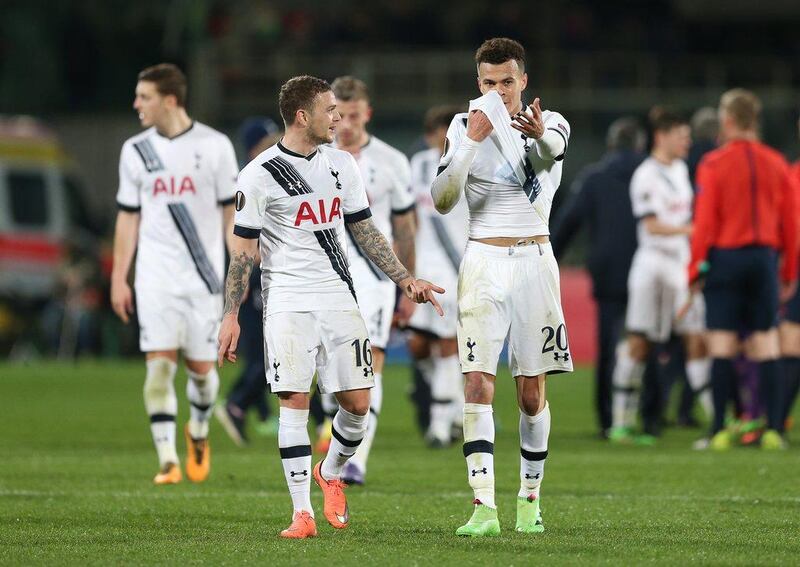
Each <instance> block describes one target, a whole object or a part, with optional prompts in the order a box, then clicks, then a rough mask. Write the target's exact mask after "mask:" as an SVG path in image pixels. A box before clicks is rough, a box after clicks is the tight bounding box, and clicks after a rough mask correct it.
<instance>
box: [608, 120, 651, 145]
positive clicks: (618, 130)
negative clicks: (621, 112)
mask: <svg viewBox="0 0 800 567" xmlns="http://www.w3.org/2000/svg"><path fill="white" fill-rule="evenodd" d="M646 144H647V134H646V133H645V131H644V128H643V127H642V125H641V124H639V121H638V120H636V118H633V117H632V116H623V117H622V118H617V119H616V120H614V122H612V123H611V125H610V126H609V127H608V134H607V135H606V145H607V146H608V149H609V150H633V151H637V152H641V151H644V147H645V145H646Z"/></svg>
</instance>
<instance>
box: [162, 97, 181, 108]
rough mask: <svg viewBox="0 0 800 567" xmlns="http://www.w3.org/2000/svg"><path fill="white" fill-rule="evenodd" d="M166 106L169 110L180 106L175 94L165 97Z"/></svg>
mask: <svg viewBox="0 0 800 567" xmlns="http://www.w3.org/2000/svg"><path fill="white" fill-rule="evenodd" d="M164 106H166V107H167V108H169V109H173V108H177V106H178V98H177V97H176V96H175V95H173V94H168V95H165V96H164Z"/></svg>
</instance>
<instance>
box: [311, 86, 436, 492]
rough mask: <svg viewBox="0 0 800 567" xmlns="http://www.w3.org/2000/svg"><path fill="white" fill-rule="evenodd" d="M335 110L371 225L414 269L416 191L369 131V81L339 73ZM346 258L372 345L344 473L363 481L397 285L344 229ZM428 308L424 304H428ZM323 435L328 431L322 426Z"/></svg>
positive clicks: (401, 158) (396, 157)
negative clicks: (356, 441) (365, 412)
mask: <svg viewBox="0 0 800 567" xmlns="http://www.w3.org/2000/svg"><path fill="white" fill-rule="evenodd" d="M331 88H332V89H333V94H334V95H335V96H336V110H337V111H338V112H339V114H340V115H341V117H342V119H341V121H340V122H339V124H338V125H337V126H336V141H335V144H334V145H335V147H336V148H338V149H340V150H344V151H346V152H348V153H349V154H351V155H352V156H353V157H354V158H355V160H356V163H357V164H358V169H359V171H360V172H361V178H362V179H363V180H364V185H365V188H366V191H367V199H368V200H369V205H370V210H371V211H372V218H373V220H374V222H375V226H376V227H377V228H378V230H380V231H381V234H383V236H384V237H385V238H386V240H387V242H389V244H390V245H394V246H395V250H396V251H397V257H398V259H399V260H400V262H401V263H402V264H403V265H404V266H406V267H407V268H408V270H409V271H410V272H411V273H413V272H414V264H415V259H414V234H415V232H416V226H415V224H416V221H415V218H414V196H413V194H412V193H411V172H410V168H409V164H408V159H407V158H406V156H405V155H404V154H403V153H402V152H400V151H399V150H396V149H394V148H393V147H391V146H390V145H389V144H387V143H386V142H384V141H382V140H380V139H378V138H377V137H376V136H373V135H372V134H370V133H369V132H367V124H368V123H369V120H370V118H371V117H372V108H371V107H370V104H369V92H368V90H367V85H366V84H364V82H363V81H360V80H359V79H356V78H355V77H350V76H344V77H339V78H337V79H336V80H335V81H333V84H332V85H331ZM347 234H348V241H349V242H348V246H347V259H348V263H349V264H350V273H351V274H352V276H353V287H354V288H355V290H356V296H357V297H358V307H359V310H360V311H361V315H362V316H363V317H364V322H365V323H366V324H367V334H368V335H369V341H370V346H371V347H372V357H373V358H372V369H373V371H374V373H375V387H374V388H373V389H372V392H371V393H370V408H369V411H370V417H369V424H368V425H367V433H366V435H364V440H363V441H362V442H361V445H360V446H359V447H358V450H357V451H356V453H355V455H353V458H352V459H350V460H349V461H348V462H347V464H346V465H345V469H344V473H343V475H342V479H343V480H344V481H345V482H346V483H347V484H364V480H365V476H366V473H367V459H368V458H369V452H370V449H371V448H372V441H373V440H374V439H375V433H376V431H377V427H378V416H379V415H380V411H381V403H382V400H383V361H384V351H385V349H386V345H387V343H388V342H389V332H390V331H391V326H392V315H393V314H394V304H395V286H394V283H393V282H392V281H391V280H390V279H389V278H388V277H387V276H386V275H385V274H384V273H383V272H381V271H380V270H379V269H378V268H377V267H376V266H375V264H374V263H373V262H372V261H371V260H370V259H369V257H368V256H367V255H366V253H365V252H364V251H363V250H362V249H361V247H360V246H359V245H358V243H357V242H356V241H355V240H354V238H353V235H352V233H351V231H350V230H349V229H348V230H347ZM426 311H427V310H426ZM322 401H323V407H324V409H325V410H326V413H328V414H329V415H332V414H333V413H334V412H335V411H336V400H335V399H334V397H333V396H332V395H324V396H322ZM323 432H324V433H323V435H324V434H325V433H327V431H326V428H323Z"/></svg>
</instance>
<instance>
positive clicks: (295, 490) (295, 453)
mask: <svg viewBox="0 0 800 567" xmlns="http://www.w3.org/2000/svg"><path fill="white" fill-rule="evenodd" d="M278 450H279V451H280V453H281V463H282V464H283V474H284V476H285V477H286V485H287V486H288V487H289V495H290V496H291V497H292V506H294V511H295V512H297V511H299V510H305V511H306V512H308V513H310V514H311V517H312V518H313V517H314V509H313V508H312V507H311V439H310V438H309V436H308V410H300V409H292V408H285V407H281V408H280V410H279V418H278Z"/></svg>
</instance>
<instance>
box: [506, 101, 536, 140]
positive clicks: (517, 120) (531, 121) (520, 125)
mask: <svg viewBox="0 0 800 567" xmlns="http://www.w3.org/2000/svg"><path fill="white" fill-rule="evenodd" d="M528 108H530V109H531V113H532V115H531V114H528V113H527V112H525V109H524V108H523V109H522V110H521V111H520V112H518V113H517V114H515V115H514V117H513V118H512V120H511V127H512V128H513V129H514V130H518V131H520V132H522V133H523V134H525V135H526V136H527V137H528V138H533V139H534V140H538V139H539V138H541V137H542V136H543V135H544V122H543V121H542V107H541V105H540V101H539V97H536V98H535V99H533V102H532V103H531V104H529V105H528Z"/></svg>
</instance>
